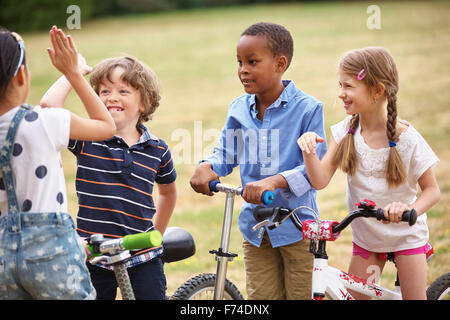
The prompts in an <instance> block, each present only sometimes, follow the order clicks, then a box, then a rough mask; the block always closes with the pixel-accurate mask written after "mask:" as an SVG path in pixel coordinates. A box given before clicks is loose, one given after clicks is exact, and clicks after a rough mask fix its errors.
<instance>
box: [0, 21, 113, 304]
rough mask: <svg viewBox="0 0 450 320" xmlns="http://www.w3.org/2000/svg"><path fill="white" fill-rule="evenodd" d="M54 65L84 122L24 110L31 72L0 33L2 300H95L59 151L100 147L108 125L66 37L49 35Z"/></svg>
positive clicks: (63, 113)
mask: <svg viewBox="0 0 450 320" xmlns="http://www.w3.org/2000/svg"><path fill="white" fill-rule="evenodd" d="M50 39H51V43H52V47H53V49H48V52H49V55H50V59H51V61H52V63H53V65H54V66H55V67H56V68H57V69H58V70H59V71H61V72H62V73H63V74H64V75H65V76H66V77H67V79H68V80H69V81H70V83H71V84H72V86H73V87H74V88H75V90H76V92H77V94H78V96H79V97H80V99H81V100H82V102H83V104H84V106H85V107H86V110H87V112H88V114H89V117H90V119H83V118H81V117H79V116H76V115H74V114H72V113H70V112H69V111H67V110H64V109H52V108H45V109H44V108H41V107H40V106H35V107H32V106H30V105H28V104H26V99H27V96H28V92H29V88H30V72H29V70H28V67H27V65H26V63H25V45H24V42H23V40H22V38H21V37H20V36H19V35H18V34H16V33H11V32H9V31H7V30H2V31H0V71H1V72H0V145H2V148H1V149H0V173H1V177H0V300H4V299H93V298H95V296H96V293H95V289H94V287H93V286H92V284H91V282H90V278H89V273H88V270H87V267H86V265H85V260H86V253H85V250H84V248H83V244H82V242H81V241H80V238H79V237H78V235H77V233H76V231H75V228H74V223H73V220H72V218H71V216H70V214H68V213H67V196H66V187H65V181H64V172H63V169H62V165H61V157H60V151H61V150H63V149H64V148H66V147H67V145H68V143H69V138H72V139H90V140H100V139H106V138H108V137H111V136H112V135H113V134H114V132H115V125H114V121H113V119H112V118H111V116H110V114H109V113H108V111H107V110H106V108H105V106H104V104H103V103H102V101H101V100H100V99H99V98H98V96H97V95H96V94H95V92H94V90H92V88H91V87H90V86H89V84H88V83H87V81H86V80H85V79H84V78H83V76H82V75H81V73H80V71H79V70H78V53H77V50H76V48H75V44H74V42H73V40H72V38H71V37H70V36H66V35H65V34H64V33H63V32H62V30H60V29H57V28H56V27H53V28H52V29H51V31H50Z"/></svg>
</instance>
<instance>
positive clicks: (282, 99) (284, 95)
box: [249, 80, 297, 117]
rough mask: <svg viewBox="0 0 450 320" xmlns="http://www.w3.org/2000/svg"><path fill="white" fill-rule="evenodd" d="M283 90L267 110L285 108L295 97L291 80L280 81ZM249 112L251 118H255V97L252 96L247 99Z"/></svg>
mask: <svg viewBox="0 0 450 320" xmlns="http://www.w3.org/2000/svg"><path fill="white" fill-rule="evenodd" d="M282 82H283V86H284V89H283V91H282V92H281V94H280V96H279V97H278V98H277V100H275V101H274V102H273V103H272V105H271V106H270V107H269V108H278V107H283V108H287V106H288V102H289V100H290V99H291V98H292V97H293V96H294V95H295V93H296V91H297V88H296V87H295V84H294V81H292V80H282ZM249 106H250V112H251V114H252V116H253V117H256V115H257V113H258V112H257V110H256V95H255V94H252V95H250V98H249Z"/></svg>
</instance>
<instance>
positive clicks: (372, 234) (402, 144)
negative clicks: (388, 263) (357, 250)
mask: <svg viewBox="0 0 450 320" xmlns="http://www.w3.org/2000/svg"><path fill="white" fill-rule="evenodd" d="M350 119H351V117H347V118H345V119H344V120H343V121H341V122H339V123H337V124H335V125H333V126H331V133H332V135H333V138H334V139H335V140H336V142H337V143H339V142H340V141H341V139H342V138H343V137H344V136H345V135H346V134H347V131H348V128H349V125H350ZM401 122H402V123H405V124H406V125H408V129H407V130H406V131H405V132H403V133H402V134H401V135H400V137H399V141H398V142H397V146H396V148H397V150H398V152H399V154H400V157H401V158H402V160H403V164H404V165H405V169H406V172H407V178H406V182H405V183H404V184H402V185H400V186H398V187H395V188H388V186H387V182H386V179H385V177H384V176H385V171H386V163H387V159H388V155H389V147H388V148H381V149H372V148H370V147H369V146H368V145H367V144H366V143H365V141H364V138H363V136H362V135H361V126H358V128H357V129H356V132H355V134H354V143H355V148H356V152H357V157H358V167H357V170H356V173H355V174H354V175H353V176H350V175H347V202H348V203H347V204H348V209H349V211H353V210H355V209H356V206H355V204H356V203H357V202H358V201H360V200H362V199H370V200H373V201H375V203H376V204H377V207H379V208H384V207H385V206H386V205H388V204H389V203H391V202H394V201H398V202H403V203H406V204H412V203H413V202H414V201H415V200H416V195H417V191H418V184H417V180H418V179H419V178H420V176H421V175H422V174H423V173H424V172H425V171H426V170H427V169H429V168H430V167H432V166H435V165H436V164H437V163H438V162H439V159H438V157H437V156H436V155H435V153H434V152H433V150H432V149H431V148H430V146H429V145H428V143H427V142H426V141H425V139H424V138H423V137H422V136H421V135H420V133H419V132H418V131H417V130H416V129H415V128H414V127H413V126H412V125H411V124H409V123H408V122H406V121H403V120H401ZM351 225H352V233H353V241H354V242H355V243H356V244H357V245H358V246H360V247H362V248H364V249H366V250H369V251H372V252H395V251H400V250H407V249H413V248H417V247H420V246H423V245H425V244H426V243H427V242H428V226H427V216H426V213H424V214H422V215H420V216H419V217H418V218H417V222H416V223H415V224H414V225H413V226H411V227H410V226H409V225H408V223H406V222H400V223H389V224H383V223H382V222H381V221H378V220H376V219H372V218H358V219H356V220H354V221H353V222H352V224H351Z"/></svg>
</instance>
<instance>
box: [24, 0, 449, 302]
mask: <svg viewBox="0 0 450 320" xmlns="http://www.w3.org/2000/svg"><path fill="white" fill-rule="evenodd" d="M368 5H369V4H368V3H367V2H361V3H359V2H349V3H338V2H333V3H314V2H308V3H298V4H282V5H271V6H264V5H261V6H247V7H230V8H219V9H208V10H191V11H185V12H168V13H162V14H142V15H133V16H128V17H121V18H107V19H102V20H98V21H93V22H86V23H84V22H83V21H82V26H81V30H75V31H73V32H70V33H71V34H72V35H73V37H74V39H75V41H76V44H77V46H78V49H79V51H80V52H81V53H83V55H84V56H85V57H86V59H87V61H88V62H89V63H90V64H91V65H95V64H96V63H98V62H99V61H100V60H101V59H103V58H107V57H112V56H117V55H122V54H131V55H133V56H136V57H137V58H139V59H140V60H142V61H144V62H145V63H147V64H148V65H150V66H151V67H152V68H153V69H154V71H155V72H156V73H157V75H158V78H159V80H160V83H161V87H162V97H163V98H162V101H161V106H160V108H159V109H158V110H157V112H156V114H155V116H154V120H153V121H152V122H150V123H148V126H149V128H150V130H151V131H152V133H154V134H155V135H157V136H159V137H161V138H163V139H165V140H166V142H168V144H169V146H170V147H171V148H174V146H175V145H176V144H177V143H178V142H179V141H175V140H174V139H175V138H174V137H173V136H172V134H173V133H174V131H175V130H176V129H186V130H188V131H189V132H190V133H191V135H192V136H193V130H194V121H196V120H201V121H202V126H203V132H205V131H206V130H208V129H220V128H221V127H222V126H223V123H224V121H225V117H226V113H227V108H228V105H229V103H230V101H231V100H232V99H234V98H235V97H237V96H239V95H241V94H243V90H242V87H241V85H240V83H239V81H238V79H237V72H236V71H237V64H236V58H235V48H236V43H237V41H238V39H239V36H240V34H241V32H242V31H243V30H244V29H245V28H246V27H247V26H249V25H250V24H252V23H255V22H258V21H272V22H276V23H280V24H282V25H284V26H286V27H287V28H288V29H289V30H290V31H291V33H292V35H293V38H294V43H295V52H294V59H293V62H292V64H291V66H290V68H289V70H288V71H287V72H286V74H285V78H286V79H292V80H294V81H295V83H296V85H297V87H298V88H300V89H301V90H303V91H305V92H307V93H309V94H312V95H314V96H316V97H317V98H319V99H320V100H321V101H323V103H324V107H325V121H326V129H327V133H328V134H329V126H330V125H331V124H333V123H336V122H337V121H340V120H341V119H342V118H343V117H344V116H345V114H344V112H343V110H342V103H341V102H340V101H339V99H338V98H337V92H338V85H337V69H336V63H337V60H338V58H339V57H340V55H341V54H342V53H343V52H345V51H347V50H350V49H353V48H359V47H364V46H368V45H378V46H384V47H386V48H388V49H389V50H390V51H391V53H392V54H393V56H394V58H395V60H396V62H397V65H398V68H399V71H400V91H399V96H398V102H399V115H400V117H401V118H404V119H407V120H408V121H410V122H411V123H412V124H413V125H414V126H415V127H416V128H417V129H418V130H419V131H420V132H421V133H422V134H423V135H424V137H425V139H427V141H428V142H429V143H430V145H431V146H432V148H433V149H434V150H435V152H436V153H437V155H438V156H439V158H440V159H441V163H440V164H439V166H437V167H436V169H435V173H436V176H437V178H438V182H439V184H440V186H441V192H442V196H441V201H440V203H439V204H438V205H436V206H435V208H433V210H432V211H430V216H429V219H428V224H429V228H430V235H431V243H432V244H433V245H434V246H435V248H436V252H437V253H438V254H436V257H435V258H434V260H432V262H431V263H430V264H429V274H428V279H429V282H431V281H432V280H433V279H435V278H437V276H439V275H440V274H442V273H444V272H448V271H450V270H449V269H450V267H449V262H450V252H449V249H448V248H449V244H450V240H449V229H450V218H449V210H448V209H447V208H448V207H449V205H450V197H449V195H450V193H449V190H450V187H449V182H448V181H450V179H449V177H450V174H449V172H450V166H449V160H450V152H449V151H448V148H447V145H448V143H449V136H450V129H449V126H448V123H449V122H450V113H449V112H448V110H449V102H450V90H448V88H449V86H450V77H449V74H448V65H449V64H450V55H449V54H448V52H449V51H450V37H449V34H450V33H449V32H450V20H449V19H448V17H449V14H450V4H449V3H448V2H430V1H428V2H411V3H410V2H394V3H393V2H379V6H380V9H381V23H382V25H381V29H380V30H369V29H367V28H366V19H367V18H368V14H367V13H366V9H367V6H368ZM23 37H24V39H25V42H26V47H27V61H28V63H29V66H30V69H31V72H32V89H31V92H30V96H29V102H30V103H34V104H37V103H39V100H40V97H41V96H42V94H43V93H44V92H45V90H46V89H47V88H48V87H49V86H50V85H51V83H52V82H53V81H54V80H55V79H56V78H57V77H58V76H59V74H58V72H57V71H56V70H55V69H54V68H53V67H52V66H51V64H50V60H49V58H48V57H47V52H46V50H45V49H46V48H47V47H48V46H49V45H50V42H49V38H48V35H47V33H45V32H43V33H41V32H39V33H30V34H24V35H23ZM67 108H68V109H70V110H71V111H74V112H77V113H78V114H85V112H84V110H83V108H82V106H81V105H80V103H79V101H78V99H77V98H76V96H75V95H74V94H71V95H70V97H69V99H68V102H67ZM209 144H211V141H206V140H205V141H204V142H203V147H204V148H206V147H207V146H208V145H209ZM190 151H191V153H192V154H194V146H193V145H192V146H191V150H190ZM63 162H64V169H65V173H66V179H67V188H68V193H69V200H70V210H71V212H72V213H73V214H74V215H75V214H76V211H77V199H76V195H75V189H74V175H75V167H76V166H75V159H74V158H73V156H72V155H71V154H69V152H63ZM175 165H176V168H177V171H178V183H177V186H178V193H179V199H178V202H177V207H176V209H175V212H174V216H173V219H172V221H171V225H172V226H180V227H183V228H185V229H187V230H189V231H190V232H191V233H192V234H193V236H194V238H195V240H196V243H197V253H196V255H195V256H194V257H192V258H190V259H187V260H184V261H180V262H177V263H172V264H169V265H167V266H166V273H167V278H168V288H169V290H168V291H169V293H171V292H173V290H174V289H176V288H177V287H178V286H179V285H180V284H181V283H182V282H183V281H185V280H186V279H187V278H188V277H190V276H193V275H196V274H198V273H202V272H215V268H216V265H215V261H214V257H213V256H212V255H210V254H209V253H208V250H210V249H217V247H218V246H219V241H220V232H221V223H222V215H223V212H222V210H223V209H222V206H223V204H224V199H225V198H224V196H223V195H216V196H215V197H212V198H210V197H205V196H201V195H198V194H195V193H194V192H193V191H192V189H191V188H190V187H189V182H188V181H189V178H190V176H191V174H192V173H193V170H194V168H195V164H194V163H192V164H184V163H180V162H179V161H178V162H177V161H175ZM226 181H227V182H230V183H236V184H238V183H239V179H238V173H237V172H235V173H233V174H232V176H230V177H229V178H227V179H226ZM318 197H319V206H320V209H321V214H322V216H323V217H325V218H328V219H338V220H339V219H342V218H343V217H344V216H345V214H346V198H345V177H344V176H343V175H342V174H341V173H338V174H337V175H336V176H335V177H334V178H333V180H332V182H331V184H330V185H329V187H327V188H326V189H325V190H323V191H320V192H319V196H318ZM240 203H241V202H239V200H238V201H237V203H236V206H235V220H236V218H237V215H238V212H239V210H238V209H239V206H240ZM231 239H232V243H231V244H230V251H232V252H236V253H238V254H239V258H238V259H236V260H235V261H234V262H233V263H231V264H230V265H229V272H228V275H229V278H231V280H232V281H233V282H234V283H235V284H236V285H237V286H238V287H239V289H240V290H241V292H242V293H243V294H244V296H245V295H246V291H245V273H244V268H243V262H242V252H241V241H242V236H241V235H240V233H239V231H238V228H237V224H236V223H235V224H234V225H233V234H232V236H231ZM328 248H329V255H330V264H333V265H335V266H337V267H340V268H343V269H347V266H348V262H349V259H350V255H351V232H350V230H346V231H345V232H344V233H343V235H342V236H341V238H340V239H339V240H338V241H337V242H335V243H331V244H329V245H328ZM394 277H395V276H394V270H393V269H392V268H390V267H388V268H387V270H386V271H385V275H384V276H383V279H382V284H384V285H387V286H391V287H392V282H393V281H392V279H393V278H394Z"/></svg>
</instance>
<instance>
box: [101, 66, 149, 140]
mask: <svg viewBox="0 0 450 320" xmlns="http://www.w3.org/2000/svg"><path fill="white" fill-rule="evenodd" d="M123 73H124V69H122V68H120V67H117V68H115V69H114V70H113V71H112V72H111V74H110V77H109V78H110V79H109V80H108V79H107V77H104V78H103V81H102V82H101V83H100V85H99V90H98V92H99V96H100V99H101V100H102V102H103V103H104V104H105V106H106V108H107V109H108V111H109V112H110V113H111V116H112V117H113V119H114V122H115V124H116V127H117V131H118V132H120V131H121V130H124V129H128V128H129V129H130V130H133V129H134V130H136V123H137V122H138V119H139V116H140V114H141V112H142V111H143V106H142V103H141V96H140V92H139V90H137V89H135V88H133V87H132V86H131V85H130V84H129V83H127V82H124V81H123V80H122V74H123Z"/></svg>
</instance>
